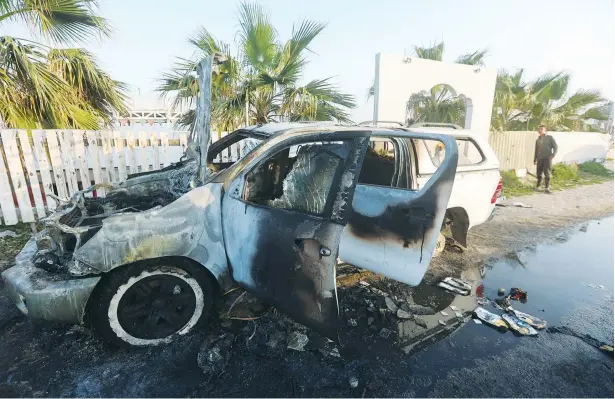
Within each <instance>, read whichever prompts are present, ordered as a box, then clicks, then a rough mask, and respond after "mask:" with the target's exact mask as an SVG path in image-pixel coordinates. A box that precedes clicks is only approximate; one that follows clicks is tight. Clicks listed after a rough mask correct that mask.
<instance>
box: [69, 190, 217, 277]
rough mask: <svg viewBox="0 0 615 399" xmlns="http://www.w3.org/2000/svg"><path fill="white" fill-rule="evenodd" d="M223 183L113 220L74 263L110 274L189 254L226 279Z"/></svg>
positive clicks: (215, 274)
mask: <svg viewBox="0 0 615 399" xmlns="http://www.w3.org/2000/svg"><path fill="white" fill-rule="evenodd" d="M221 195H222V185H221V184H213V183H210V184H208V185H206V186H203V187H199V188H196V189H194V190H192V191H190V192H188V193H187V194H185V195H184V196H182V197H180V198H179V199H178V200H176V201H175V202H173V203H171V204H169V205H167V206H166V207H163V208H157V209H151V210H148V211H144V212H140V213H133V214H122V215H117V216H111V217H109V218H107V219H105V220H104V222H103V226H102V228H101V229H100V231H99V232H98V233H97V234H96V235H95V236H94V237H92V238H91V239H90V240H89V241H88V242H87V243H85V244H84V245H83V246H82V247H81V248H79V249H78V250H76V251H75V253H74V259H75V260H76V261H78V262H83V263H85V264H86V265H88V266H90V267H92V268H95V269H97V270H100V271H101V272H107V271H109V270H112V269H114V268H116V267H118V266H122V265H125V264H129V263H133V262H136V261H140V260H146V259H154V258H159V257H163V256H186V257H189V258H192V259H194V260H196V261H197V262H199V263H201V264H202V265H204V266H205V267H206V268H208V269H209V270H210V271H211V272H212V273H213V274H214V276H215V277H216V278H218V279H219V280H220V279H222V280H225V279H226V277H225V276H224V275H225V274H227V273H228V271H227V264H226V257H225V254H224V246H223V243H222V232H221V221H220V214H221V208H220V198H221Z"/></svg>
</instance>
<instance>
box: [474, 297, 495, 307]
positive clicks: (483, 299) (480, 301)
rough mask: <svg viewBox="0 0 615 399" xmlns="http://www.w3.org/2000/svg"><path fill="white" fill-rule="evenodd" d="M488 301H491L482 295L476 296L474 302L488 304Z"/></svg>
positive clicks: (482, 304)
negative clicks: (481, 296)
mask: <svg viewBox="0 0 615 399" xmlns="http://www.w3.org/2000/svg"><path fill="white" fill-rule="evenodd" d="M490 302H491V301H490V299H489V298H485V297H483V298H476V303H477V304H479V305H481V306H486V305H489V303H490Z"/></svg>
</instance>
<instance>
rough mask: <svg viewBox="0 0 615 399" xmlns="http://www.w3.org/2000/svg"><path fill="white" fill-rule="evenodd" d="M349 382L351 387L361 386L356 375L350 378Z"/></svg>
mask: <svg viewBox="0 0 615 399" xmlns="http://www.w3.org/2000/svg"><path fill="white" fill-rule="evenodd" d="M348 383H349V384H350V388H356V387H358V386H359V379H358V378H357V377H355V376H352V377H350V378H349V379H348Z"/></svg>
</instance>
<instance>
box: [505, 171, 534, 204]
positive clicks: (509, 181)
mask: <svg viewBox="0 0 615 399" xmlns="http://www.w3.org/2000/svg"><path fill="white" fill-rule="evenodd" d="M500 174H501V176H502V190H503V191H504V195H505V196H507V197H515V196H519V195H525V194H529V193H531V192H532V189H531V187H529V186H528V185H526V184H524V183H523V182H522V181H521V180H520V179H519V178H518V177H517V175H516V174H515V172H514V171H511V170H502V171H500Z"/></svg>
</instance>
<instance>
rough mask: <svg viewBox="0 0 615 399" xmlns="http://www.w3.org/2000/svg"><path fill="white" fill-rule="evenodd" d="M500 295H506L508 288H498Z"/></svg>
mask: <svg viewBox="0 0 615 399" xmlns="http://www.w3.org/2000/svg"><path fill="white" fill-rule="evenodd" d="M498 295H499V296H504V295H506V290H505V289H504V288H498Z"/></svg>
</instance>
